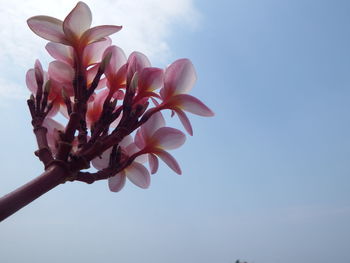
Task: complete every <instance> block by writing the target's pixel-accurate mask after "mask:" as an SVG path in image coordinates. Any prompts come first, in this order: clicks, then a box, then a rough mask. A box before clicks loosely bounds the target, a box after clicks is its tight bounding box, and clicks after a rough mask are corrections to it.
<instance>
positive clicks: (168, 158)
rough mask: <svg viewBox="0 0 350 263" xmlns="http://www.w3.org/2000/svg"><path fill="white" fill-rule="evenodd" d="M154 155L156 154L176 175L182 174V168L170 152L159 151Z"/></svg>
mask: <svg viewBox="0 0 350 263" xmlns="http://www.w3.org/2000/svg"><path fill="white" fill-rule="evenodd" d="M154 154H156V155H157V156H158V157H159V158H160V159H162V161H163V162H165V163H166V164H167V165H168V166H169V167H170V168H171V169H172V170H173V171H174V172H175V173H177V174H181V173H182V172H181V168H180V165H179V164H178V162H177V161H176V159H175V158H174V157H173V156H172V155H171V154H170V153H168V152H166V151H163V150H161V149H157V150H156V151H155V152H154Z"/></svg>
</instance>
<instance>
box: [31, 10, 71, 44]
mask: <svg viewBox="0 0 350 263" xmlns="http://www.w3.org/2000/svg"><path fill="white" fill-rule="evenodd" d="M27 24H28V26H29V28H30V29H31V30H32V31H33V32H34V33H35V34H37V35H38V36H39V37H42V38H44V39H46V40H49V41H53V42H57V43H62V44H65V45H68V44H69V42H68V40H67V38H66V36H65V34H64V32H63V23H62V21H61V20H59V19H57V18H54V17H50V16H34V17H31V18H29V19H28V20H27Z"/></svg>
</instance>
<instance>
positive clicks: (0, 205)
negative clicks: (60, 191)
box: [0, 161, 70, 222]
mask: <svg viewBox="0 0 350 263" xmlns="http://www.w3.org/2000/svg"><path fill="white" fill-rule="evenodd" d="M69 176H70V175H69V173H68V171H67V169H65V168H64V167H63V166H62V165H60V164H58V163H56V162H55V161H54V162H53V164H52V165H51V166H50V167H49V168H48V169H47V170H46V171H45V172H44V173H42V174H41V175H40V176H38V177H37V178H35V179H33V180H32V181H30V182H28V183H27V184H25V185H23V186H21V187H19V188H17V189H16V190H14V191H12V192H11V193H9V194H7V195H5V196H3V197H1V198H0V222H1V221H3V220H4V219H6V218H7V217H9V216H11V215H12V214H14V213H15V212H17V211H18V210H19V209H21V208H23V207H25V206H26V205H28V204H29V203H31V202H32V201H34V200H35V199H37V198H38V197H40V196H41V195H43V194H45V193H46V192H48V191H50V190H51V189H53V188H55V187H56V186H58V185H59V184H61V183H64V182H65V180H66V178H67V177H69Z"/></svg>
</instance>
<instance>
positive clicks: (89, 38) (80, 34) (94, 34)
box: [27, 2, 122, 52]
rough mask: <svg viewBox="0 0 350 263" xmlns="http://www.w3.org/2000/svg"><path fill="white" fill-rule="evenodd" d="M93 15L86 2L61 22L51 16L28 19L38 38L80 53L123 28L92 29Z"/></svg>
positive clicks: (75, 8) (80, 4) (106, 26)
mask: <svg viewBox="0 0 350 263" xmlns="http://www.w3.org/2000/svg"><path fill="white" fill-rule="evenodd" d="M91 22H92V14H91V11H90V8H89V7H88V6H87V4H85V3H84V2H78V4H77V5H76V6H75V7H74V8H73V10H72V11H71V12H70V13H69V14H68V16H67V17H66V18H65V19H64V20H63V21H61V20H59V19H57V18H54V17H50V16H34V17H31V18H29V19H28V21H27V23H28V26H29V27H30V29H31V30H32V31H33V32H34V33H35V34H37V35H38V36H40V37H42V38H44V39H47V40H49V41H52V42H56V43H61V44H64V45H68V46H72V47H74V48H75V49H76V50H78V51H79V52H82V51H83V50H84V48H85V47H86V46H87V45H89V44H91V43H93V42H96V41H99V40H101V39H103V38H104V37H107V36H109V35H111V34H114V33H116V32H118V31H119V30H120V29H121V28H122V27H121V26H112V25H104V26H96V27H92V28H90V27H91Z"/></svg>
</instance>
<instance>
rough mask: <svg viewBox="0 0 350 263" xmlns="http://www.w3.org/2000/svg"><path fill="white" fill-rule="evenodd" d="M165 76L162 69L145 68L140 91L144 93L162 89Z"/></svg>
mask: <svg viewBox="0 0 350 263" xmlns="http://www.w3.org/2000/svg"><path fill="white" fill-rule="evenodd" d="M163 76H164V74H163V70H162V69H160V68H152V67H148V68H144V69H143V70H142V71H141V74H140V75H139V80H138V88H139V90H138V91H139V92H140V93H142V92H148V91H154V90H156V89H159V88H161V87H162V85H163V82H164V79H163Z"/></svg>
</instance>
